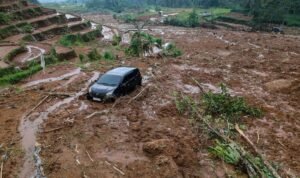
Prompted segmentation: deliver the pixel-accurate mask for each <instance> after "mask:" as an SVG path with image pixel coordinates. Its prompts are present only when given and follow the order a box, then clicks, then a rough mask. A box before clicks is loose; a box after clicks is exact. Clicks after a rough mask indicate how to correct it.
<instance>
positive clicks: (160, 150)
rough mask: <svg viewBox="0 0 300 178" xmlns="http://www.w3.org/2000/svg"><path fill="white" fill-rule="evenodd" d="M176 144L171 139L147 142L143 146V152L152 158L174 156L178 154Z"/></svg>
mask: <svg viewBox="0 0 300 178" xmlns="http://www.w3.org/2000/svg"><path fill="white" fill-rule="evenodd" d="M175 149H176V146H175V143H174V142H173V141H171V140H169V139H159V140H154V141H150V142H147V143H145V144H144V145H143V151H144V152H145V153H147V154H149V155H150V156H156V155H159V154H165V155H168V156H174V155H175V154H176V150H175Z"/></svg>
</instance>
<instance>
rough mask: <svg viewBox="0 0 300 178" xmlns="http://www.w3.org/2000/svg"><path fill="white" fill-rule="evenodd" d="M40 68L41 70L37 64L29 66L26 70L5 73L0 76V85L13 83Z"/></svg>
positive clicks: (40, 68)
mask: <svg viewBox="0 0 300 178" xmlns="http://www.w3.org/2000/svg"><path fill="white" fill-rule="evenodd" d="M40 70H42V67H41V66H40V65H39V64H37V65H34V66H31V67H29V68H28V69H26V70H19V71H17V72H15V73H12V74H9V75H5V76H3V77H1V78H0V85H7V84H15V83H17V82H19V81H21V80H22V79H24V78H26V77H28V76H30V75H32V74H34V73H36V72H38V71H40Z"/></svg>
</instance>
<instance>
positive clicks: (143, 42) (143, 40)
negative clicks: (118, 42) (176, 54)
mask: <svg viewBox="0 0 300 178" xmlns="http://www.w3.org/2000/svg"><path fill="white" fill-rule="evenodd" d="M154 46H156V47H159V48H161V46H162V39H160V38H155V37H153V36H152V35H150V34H147V33H144V32H135V33H134V34H133V36H132V39H131V42H130V46H129V48H127V49H126V51H125V52H126V54H127V55H130V56H137V57H138V56H141V55H144V54H145V53H151V52H152V49H153V47H154Z"/></svg>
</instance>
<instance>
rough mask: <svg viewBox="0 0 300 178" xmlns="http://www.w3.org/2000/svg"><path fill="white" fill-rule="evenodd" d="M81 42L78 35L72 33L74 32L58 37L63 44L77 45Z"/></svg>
mask: <svg viewBox="0 0 300 178" xmlns="http://www.w3.org/2000/svg"><path fill="white" fill-rule="evenodd" d="M82 42H83V40H82V38H81V37H80V35H74V34H67V35H64V36H62V37H61V38H60V40H59V43H60V44H61V45H63V46H67V47H69V46H74V45H75V46H78V45H81V44H82Z"/></svg>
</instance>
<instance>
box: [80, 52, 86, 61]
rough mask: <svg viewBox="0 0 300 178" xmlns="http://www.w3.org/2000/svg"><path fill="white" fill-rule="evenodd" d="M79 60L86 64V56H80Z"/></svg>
mask: <svg viewBox="0 0 300 178" xmlns="http://www.w3.org/2000/svg"><path fill="white" fill-rule="evenodd" d="M79 60H80V62H84V61H85V56H84V54H81V53H80V54H79Z"/></svg>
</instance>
